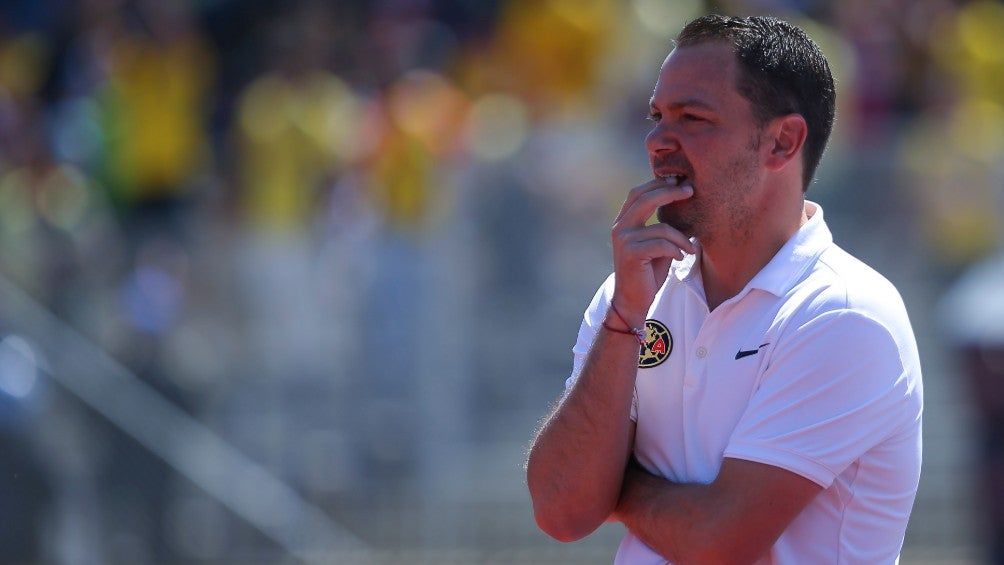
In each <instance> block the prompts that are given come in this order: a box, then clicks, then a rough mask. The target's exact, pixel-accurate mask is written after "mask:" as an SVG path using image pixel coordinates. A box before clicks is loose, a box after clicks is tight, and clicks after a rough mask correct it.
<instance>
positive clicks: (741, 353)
mask: <svg viewBox="0 0 1004 565" xmlns="http://www.w3.org/2000/svg"><path fill="white" fill-rule="evenodd" d="M768 345H770V342H767V343H762V344H760V347H757V348H756V349H747V350H742V349H740V350H739V352H738V353H736V359H742V358H743V357H749V356H750V355H756V354H757V353H760V350H761V349H763V348H764V347H766V346H768Z"/></svg>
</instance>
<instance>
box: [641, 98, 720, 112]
mask: <svg viewBox="0 0 1004 565" xmlns="http://www.w3.org/2000/svg"><path fill="white" fill-rule="evenodd" d="M648 105H649V107H650V108H653V109H655V108H656V105H655V98H650V99H649V101H648ZM685 108H700V109H702V110H714V109H715V108H714V107H713V106H711V105H710V104H708V103H707V102H704V101H702V100H699V99H697V98H687V99H685V100H681V101H679V102H673V103H672V104H670V105H669V106H667V109H669V110H670V111H673V110H682V109H685Z"/></svg>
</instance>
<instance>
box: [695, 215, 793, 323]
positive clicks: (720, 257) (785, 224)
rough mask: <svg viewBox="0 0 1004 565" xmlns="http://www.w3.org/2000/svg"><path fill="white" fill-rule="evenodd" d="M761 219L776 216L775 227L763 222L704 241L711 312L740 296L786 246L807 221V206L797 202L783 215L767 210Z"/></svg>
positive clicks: (704, 274)
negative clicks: (796, 207) (795, 206)
mask: <svg viewBox="0 0 1004 565" xmlns="http://www.w3.org/2000/svg"><path fill="white" fill-rule="evenodd" d="M762 212H763V215H758V217H777V218H781V219H782V221H779V222H775V223H774V224H766V223H760V224H757V225H756V226H755V227H754V228H752V229H738V230H734V232H733V233H731V234H729V235H728V236H727V237H718V238H715V239H712V240H709V241H707V242H705V241H701V242H700V243H701V278H702V279H703V281H704V295H705V297H706V298H707V300H708V310H714V309H715V308H717V307H718V306H719V305H720V304H721V303H722V302H725V301H726V300H728V299H730V298H732V297H733V296H735V295H737V294H739V292H740V291H742V289H743V288H745V287H746V285H747V284H749V282H750V281H751V280H752V279H753V277H755V276H756V274H757V273H759V272H760V271H761V270H762V269H763V268H764V267H765V266H766V265H767V263H769V262H770V260H771V259H773V258H774V255H776V254H777V252H778V251H779V250H780V249H781V248H782V247H784V244H785V243H787V242H788V240H789V239H791V237H792V236H793V235H795V232H797V231H798V229H799V228H800V227H801V226H802V225H804V224H805V222H807V221H808V215H807V213H806V209H805V205H804V203H803V202H802V201H800V202H799V203H798V209H794V208H792V209H791V210H789V211H787V212H785V213H784V214H783V215H782V214H780V213H779V212H780V211H779V210H764V211H762Z"/></svg>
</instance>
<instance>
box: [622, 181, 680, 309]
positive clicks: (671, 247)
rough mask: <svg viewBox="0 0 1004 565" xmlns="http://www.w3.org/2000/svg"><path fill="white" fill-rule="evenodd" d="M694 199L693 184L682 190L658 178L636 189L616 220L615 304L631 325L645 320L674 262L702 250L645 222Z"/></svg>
mask: <svg viewBox="0 0 1004 565" xmlns="http://www.w3.org/2000/svg"><path fill="white" fill-rule="evenodd" d="M693 194H694V189H693V187H691V186H690V185H689V184H684V185H682V186H677V184H676V181H675V180H666V179H664V178H656V179H653V180H650V181H648V182H646V183H644V184H641V185H639V186H636V187H634V188H633V189H631V192H629V193H628V196H627V199H626V200H625V201H624V205H623V206H622V207H621V211H620V213H619V214H617V219H616V220H614V226H613V229H612V231H611V236H612V239H613V251H614V272H615V273H616V278H617V287H616V288H615V290H614V298H613V300H614V301H616V303H617V310H618V311H619V312H620V313H621V314H622V315H623V316H624V317H625V319H626V320H627V321H628V322H629V323H634V322H636V321H640V320H644V316H645V314H646V312H648V308H649V306H650V305H651V304H652V300H654V299H655V293H656V292H657V291H658V290H659V287H661V286H662V283H663V282H665V281H666V276H667V274H668V273H669V265H670V263H671V262H672V260H673V259H683V256H684V253H695V252H696V251H697V250H696V248H695V245H694V243H693V242H691V241H690V239H689V238H687V236H685V235H684V234H683V233H681V232H680V231H679V230H677V229H676V228H673V227H671V226H669V225H667V224H663V223H656V224H652V225H650V226H647V225H645V223H646V222H647V221H648V219H649V218H651V217H652V214H654V213H655V211H656V210H657V209H658V208H659V207H660V206H664V205H666V204H670V203H672V202H677V201H680V200H685V199H687V198H690V197H691V196H693ZM639 326H640V324H639ZM639 326H632V327H639Z"/></svg>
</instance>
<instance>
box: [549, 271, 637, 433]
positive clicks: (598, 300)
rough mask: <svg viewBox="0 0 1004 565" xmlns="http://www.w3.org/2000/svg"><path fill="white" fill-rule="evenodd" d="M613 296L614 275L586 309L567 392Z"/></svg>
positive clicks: (634, 402)
mask: <svg viewBox="0 0 1004 565" xmlns="http://www.w3.org/2000/svg"><path fill="white" fill-rule="evenodd" d="M613 295H614V275H613V274H611V275H610V276H609V277H607V280H606V281H604V283H603V284H602V285H601V286H600V288H599V289H598V290H597V291H596V294H595V295H594V296H593V300H592V301H591V302H590V303H589V307H587V308H586V312H585V314H583V316H582V324H581V325H580V326H579V335H578V337H577V338H576V340H575V346H574V347H572V374H571V375H570V376H569V377H568V379H566V380H565V390H566V391H567V390H568V389H570V388H571V387H572V385H573V384H575V381H576V379H578V378H579V374H580V373H581V372H582V366H583V365H584V364H585V362H586V355H587V354H588V353H589V348H590V347H592V345H593V340H595V339H596V332H597V331H598V329H599V327H600V326H601V325H602V324H603V317H604V316H606V313H607V309H608V308H609V307H610V300H611V299H612V298H613ZM631 419H632V420H635V421H637V419H638V392H637V391H635V394H634V398H633V399H632V401H631Z"/></svg>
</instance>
